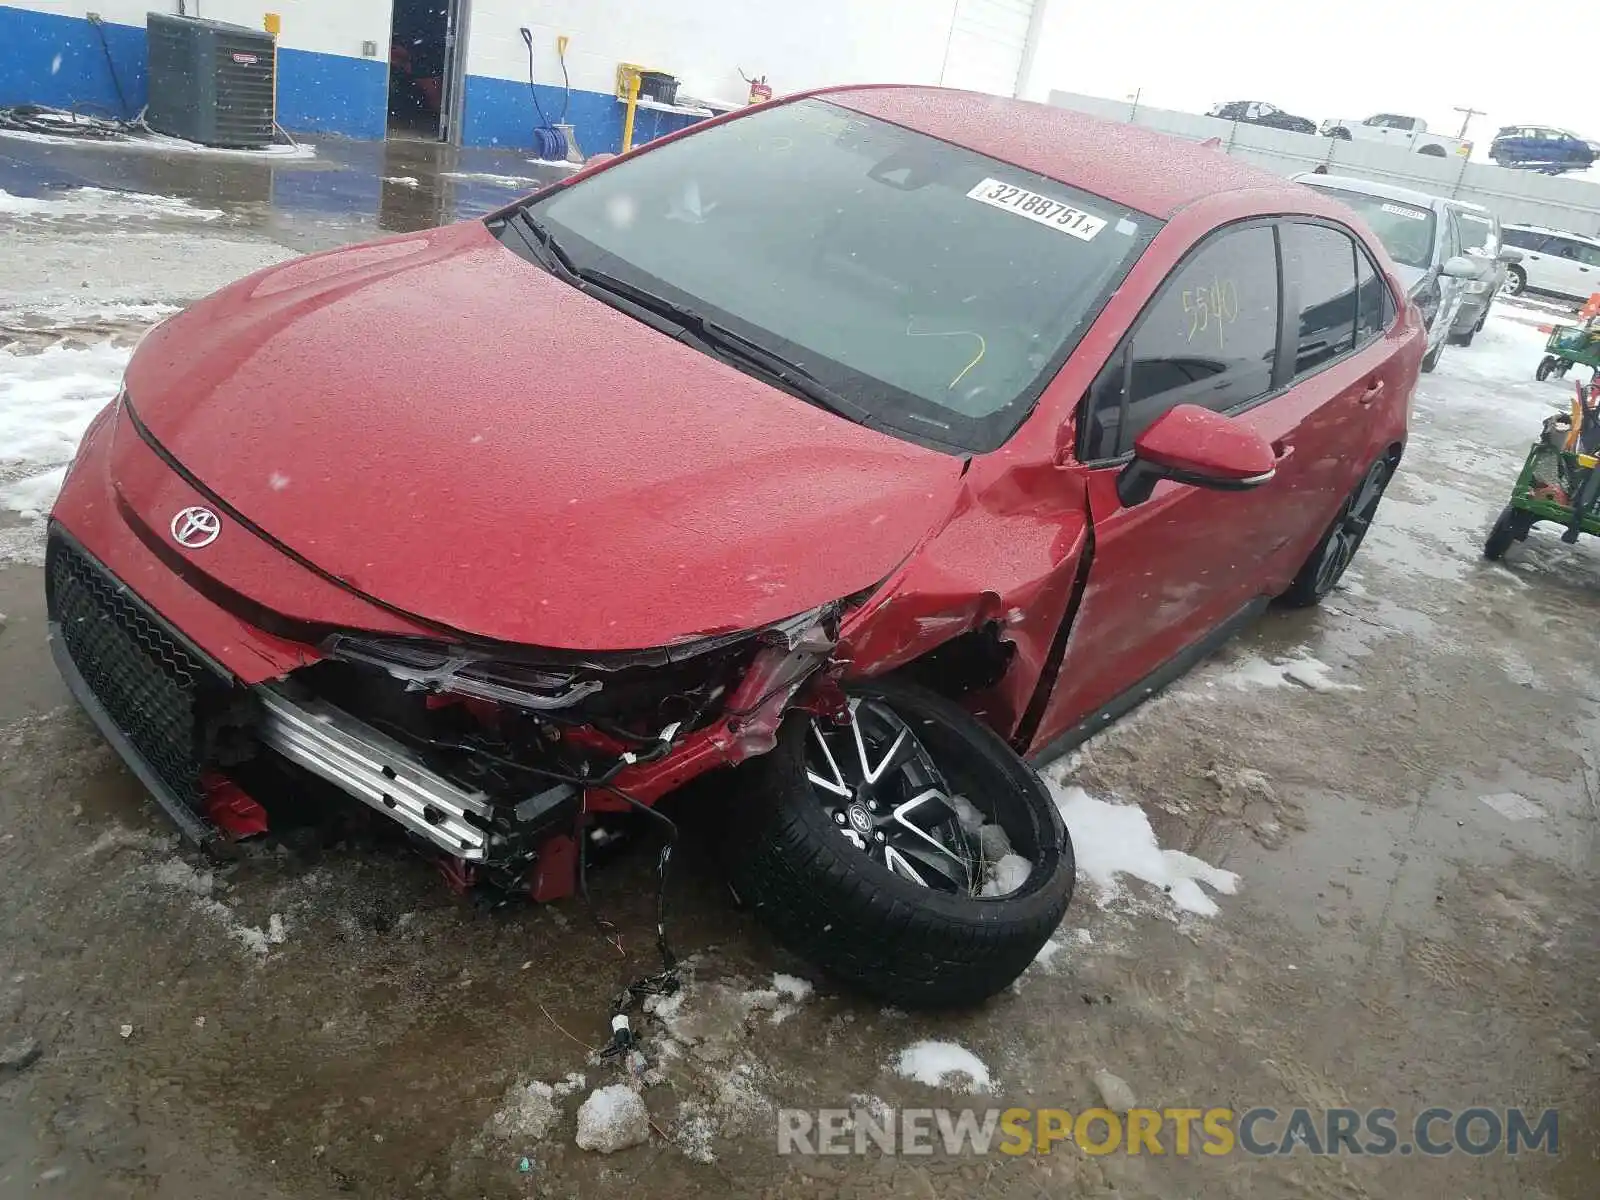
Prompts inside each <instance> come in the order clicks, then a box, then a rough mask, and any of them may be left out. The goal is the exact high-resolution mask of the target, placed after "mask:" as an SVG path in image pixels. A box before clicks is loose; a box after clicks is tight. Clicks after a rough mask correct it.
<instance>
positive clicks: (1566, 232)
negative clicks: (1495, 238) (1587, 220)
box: [1505, 221, 1600, 246]
mask: <svg viewBox="0 0 1600 1200" xmlns="http://www.w3.org/2000/svg"><path fill="white" fill-rule="evenodd" d="M1505 228H1507V229H1520V230H1522V231H1523V232H1524V233H1547V234H1550V235H1551V236H1552V237H1566V238H1575V239H1577V240H1578V241H1580V242H1593V243H1594V244H1595V245H1597V246H1600V236H1597V235H1595V234H1592V233H1574V232H1573V231H1572V230H1570V229H1552V228H1551V227H1550V226H1548V225H1526V224H1524V223H1523V222H1521V221H1507V222H1505Z"/></svg>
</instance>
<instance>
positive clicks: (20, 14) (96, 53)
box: [0, 6, 389, 138]
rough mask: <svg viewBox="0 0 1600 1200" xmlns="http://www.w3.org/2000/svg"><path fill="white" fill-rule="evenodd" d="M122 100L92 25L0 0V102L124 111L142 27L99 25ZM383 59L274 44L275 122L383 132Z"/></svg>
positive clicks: (131, 97) (132, 108) (137, 100)
mask: <svg viewBox="0 0 1600 1200" xmlns="http://www.w3.org/2000/svg"><path fill="white" fill-rule="evenodd" d="M100 28H101V30H102V31H103V32H104V33H105V37H106V45H107V47H109V49H110V51H111V61H112V62H113V63H115V64H116V71H117V77H118V78H119V79H120V80H121V83H122V91H123V94H124V96H125V97H126V100H127V102H126V105H125V106H124V105H123V104H120V103H119V102H118V100H117V91H116V88H115V87H114V86H113V84H112V81H111V69H110V67H109V66H107V64H106V56H105V51H104V50H103V49H102V48H101V45H100V36H99V33H97V32H96V30H95V27H94V26H93V25H91V24H89V22H88V21H86V20H84V19H82V18H81V17H61V16H56V15H54V14H51V13H40V12H33V11H31V10H28V9H21V8H7V7H4V6H0V105H8V104H49V105H53V106H55V107H57V108H71V107H72V106H73V105H75V104H77V105H83V106H85V107H86V108H87V107H89V106H93V111H99V112H109V113H112V114H114V115H116V116H120V117H131V116H133V115H134V114H136V113H137V112H138V111H139V110H140V109H141V108H143V107H144V103H145V96H146V93H147V86H146V79H145V36H144V27H143V26H136V25H113V24H110V23H107V24H105V25H102V26H101V27H100ZM388 87H389V66H388V63H386V62H384V61H382V60H378V59H364V58H347V57H345V56H344V55H340V54H315V53H312V52H311V51H309V50H290V49H283V50H279V51H278V123H279V124H280V125H282V126H283V127H284V128H285V129H293V130H313V131H320V132H323V133H337V134H343V135H344V136H346V137H357V138H382V137H383V134H384V126H385V122H386V119H387V117H386V110H387V104H388Z"/></svg>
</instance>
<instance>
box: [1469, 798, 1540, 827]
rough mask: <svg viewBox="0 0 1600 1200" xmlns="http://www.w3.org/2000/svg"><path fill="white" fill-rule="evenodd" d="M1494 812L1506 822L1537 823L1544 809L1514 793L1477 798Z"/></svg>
mask: <svg viewBox="0 0 1600 1200" xmlns="http://www.w3.org/2000/svg"><path fill="white" fill-rule="evenodd" d="M1478 799H1480V800H1482V801H1483V802H1484V803H1485V804H1487V805H1488V806H1489V807H1490V808H1492V809H1494V810H1495V812H1497V813H1499V814H1500V815H1501V816H1502V817H1504V818H1505V819H1506V820H1508V821H1537V820H1538V819H1539V818H1540V817H1542V816H1544V809H1543V808H1542V807H1540V805H1539V804H1538V803H1537V802H1536V801H1533V800H1529V799H1528V798H1527V797H1526V796H1519V795H1518V794H1517V793H1516V792H1500V793H1497V794H1496V795H1493V796H1479V797H1478Z"/></svg>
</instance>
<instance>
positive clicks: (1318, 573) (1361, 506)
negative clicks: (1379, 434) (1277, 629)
mask: <svg viewBox="0 0 1600 1200" xmlns="http://www.w3.org/2000/svg"><path fill="white" fill-rule="evenodd" d="M1395 465H1396V463H1395V460H1394V459H1392V458H1390V457H1388V456H1387V455H1386V456H1385V457H1383V458H1380V459H1378V461H1377V462H1375V463H1373V464H1372V466H1370V467H1368V468H1367V473H1366V475H1365V476H1363V478H1362V480H1361V482H1360V483H1359V484H1357V485H1356V489H1355V491H1353V492H1351V493H1350V494H1349V495H1348V496H1346V497H1345V500H1344V503H1343V504H1342V505H1340V506H1339V515H1338V516H1336V517H1334V519H1333V524H1332V526H1330V527H1329V529H1328V532H1327V533H1325V534H1323V535H1322V540H1321V541H1320V542H1318V543H1317V546H1316V549H1314V550H1313V551H1312V552H1311V557H1310V558H1308V559H1306V563H1305V566H1303V567H1301V568H1300V574H1298V575H1296V576H1295V577H1294V582H1293V583H1291V584H1290V585H1289V590H1288V591H1286V592H1284V593H1283V595H1281V596H1279V597H1278V599H1279V601H1280V602H1281V603H1283V604H1286V605H1288V606H1289V607H1290V608H1309V607H1311V606H1312V605H1313V604H1319V603H1321V601H1322V599H1323V598H1324V597H1325V596H1327V594H1328V593H1329V592H1331V591H1333V589H1334V588H1335V587H1336V586H1337V585H1338V583H1339V580H1340V579H1341V578H1343V576H1344V573H1345V570H1346V568H1348V567H1349V566H1350V560H1351V559H1353V558H1354V557H1355V556H1356V551H1357V550H1359V549H1360V548H1361V543H1362V541H1363V539H1365V538H1366V536H1367V530H1368V528H1370V527H1371V525H1372V519H1373V517H1374V516H1376V515H1377V512H1378V502H1379V501H1380V500H1382V499H1383V492H1384V489H1385V488H1387V487H1388V486H1389V480H1390V479H1391V478H1393V476H1394V469H1395Z"/></svg>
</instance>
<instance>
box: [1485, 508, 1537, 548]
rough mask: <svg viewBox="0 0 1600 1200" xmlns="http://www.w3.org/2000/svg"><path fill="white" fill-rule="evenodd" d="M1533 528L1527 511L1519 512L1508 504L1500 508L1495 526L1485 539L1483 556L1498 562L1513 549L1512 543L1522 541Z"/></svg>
mask: <svg viewBox="0 0 1600 1200" xmlns="http://www.w3.org/2000/svg"><path fill="white" fill-rule="evenodd" d="M1532 528H1533V521H1532V520H1531V519H1530V518H1529V516H1528V514H1527V513H1523V512H1518V511H1517V510H1516V509H1514V508H1512V507H1511V506H1510V505H1507V506H1506V507H1505V508H1503V509H1501V510H1500V516H1499V519H1498V520H1496V521H1495V523H1494V528H1493V529H1491V530H1490V531H1489V536H1488V537H1487V538H1486V539H1485V540H1484V543H1483V556H1484V557H1485V558H1487V559H1488V560H1489V561H1490V562H1498V561H1499V560H1500V559H1502V558H1504V557H1505V556H1506V551H1507V550H1509V549H1511V543H1512V542H1520V541H1522V539H1523V538H1525V537H1527V536H1528V530H1530V529H1532Z"/></svg>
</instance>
